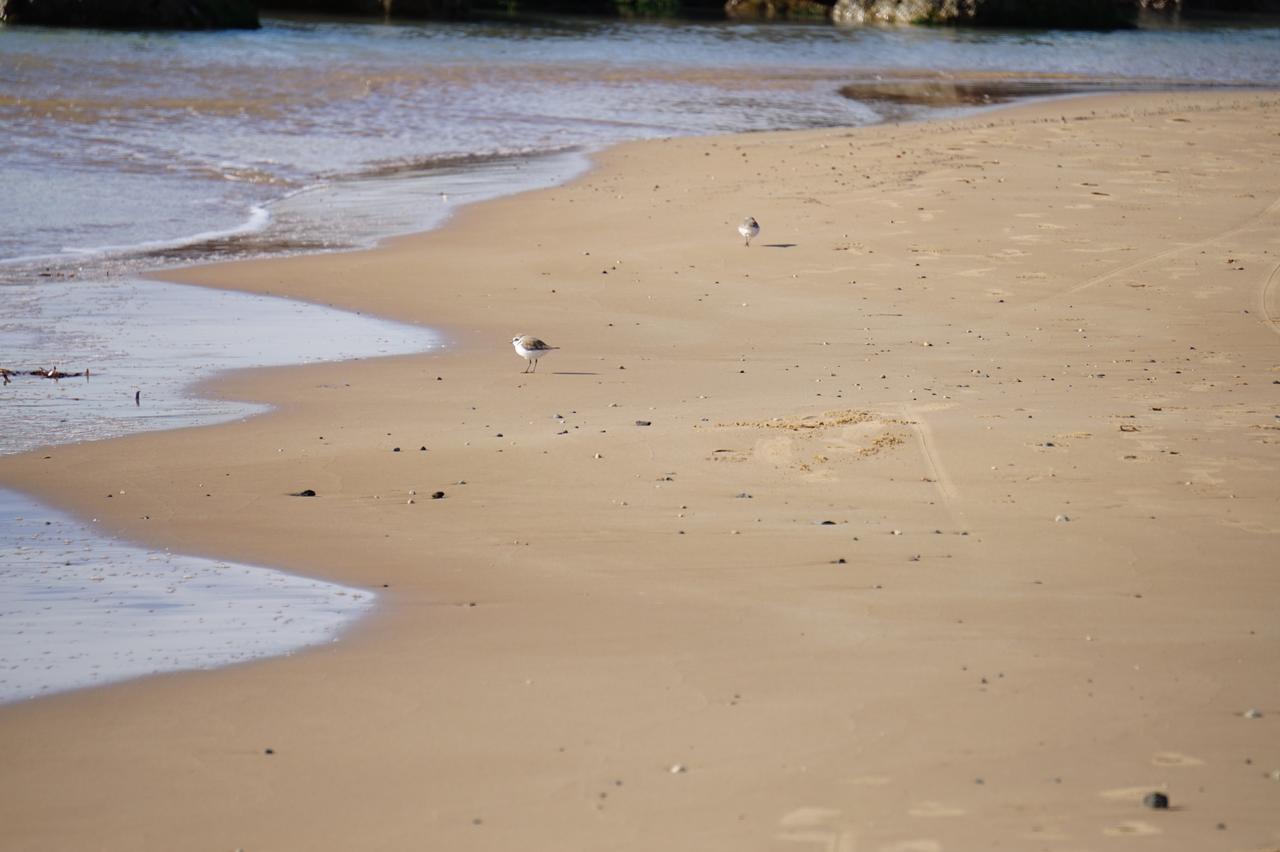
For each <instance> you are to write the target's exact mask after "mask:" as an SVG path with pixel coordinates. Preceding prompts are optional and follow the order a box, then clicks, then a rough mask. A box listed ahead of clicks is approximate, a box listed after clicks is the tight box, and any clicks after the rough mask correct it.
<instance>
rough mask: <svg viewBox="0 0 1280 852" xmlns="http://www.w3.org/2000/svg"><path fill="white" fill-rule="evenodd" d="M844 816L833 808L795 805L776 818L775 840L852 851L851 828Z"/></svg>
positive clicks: (838, 851)
mask: <svg viewBox="0 0 1280 852" xmlns="http://www.w3.org/2000/svg"><path fill="white" fill-rule="evenodd" d="M843 819H844V814H843V813H841V812H840V811H837V810H834V809H832V808H820V807H804V808H796V809H795V810H793V811H790V812H789V813H787V814H786V815H785V816H783V818H782V819H780V820H779V821H778V829H779V831H778V834H777V839H778V840H781V841H783V842H784V843H803V844H805V845H806V846H807V847H809V848H812V847H813V846H814V845H815V844H816V845H817V846H818V848H820V849H823V850H825V852H854V846H855V842H854V836H853V830H852V829H851V828H849V826H847V825H845V824H844V822H843Z"/></svg>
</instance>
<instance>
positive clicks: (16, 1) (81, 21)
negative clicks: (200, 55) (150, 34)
mask: <svg viewBox="0 0 1280 852" xmlns="http://www.w3.org/2000/svg"><path fill="white" fill-rule="evenodd" d="M0 21H3V22H4V23H6V24H39V25H42V26H50V27H101V28H105V29H148V30H152V29H155V30H221V29H241V30H246V29H247V30H253V29H257V28H258V6H257V3H256V2H255V0H0Z"/></svg>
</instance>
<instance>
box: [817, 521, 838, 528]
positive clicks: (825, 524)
mask: <svg viewBox="0 0 1280 852" xmlns="http://www.w3.org/2000/svg"><path fill="white" fill-rule="evenodd" d="M835 525H836V522H835V521H819V522H818V526H821V527H834V526H835Z"/></svg>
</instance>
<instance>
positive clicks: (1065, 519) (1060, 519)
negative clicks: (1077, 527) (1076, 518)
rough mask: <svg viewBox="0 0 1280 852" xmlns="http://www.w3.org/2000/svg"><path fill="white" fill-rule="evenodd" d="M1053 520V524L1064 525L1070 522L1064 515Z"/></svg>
mask: <svg viewBox="0 0 1280 852" xmlns="http://www.w3.org/2000/svg"><path fill="white" fill-rule="evenodd" d="M1053 520H1054V523H1059V524H1065V523H1067V522H1068V521H1070V520H1071V519H1070V518H1068V517H1067V516H1066V515H1058V516H1057V517H1055V518H1054V519H1053Z"/></svg>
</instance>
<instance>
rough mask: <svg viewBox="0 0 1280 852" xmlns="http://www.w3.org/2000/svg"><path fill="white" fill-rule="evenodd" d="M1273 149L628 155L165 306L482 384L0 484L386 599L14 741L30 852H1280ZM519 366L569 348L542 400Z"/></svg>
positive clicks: (1272, 120) (273, 389)
mask: <svg viewBox="0 0 1280 852" xmlns="http://www.w3.org/2000/svg"><path fill="white" fill-rule="evenodd" d="M1278 107H1280V96H1277V95H1275V94H1272V93H1222V92H1216V93H1206V94H1185V93H1180V94H1144V95H1132V96H1113V97H1100V98H1088V99H1078V100H1067V101H1055V102H1045V103H1040V104H1035V105H1029V106H1023V107H1017V108H1013V109H1009V110H1003V111H996V112H990V113H986V114H983V115H980V116H977V117H973V118H969V119H965V120H955V121H946V122H938V123H931V124H909V125H894V126H886V127H877V128H869V129H862V130H823V131H806V132H800V133H763V134H751V135H747V136H738V137H723V138H708V139H682V140H669V141H655V142H646V143H637V144H631V145H623V146H620V147H618V148H615V149H612V150H611V151H608V152H606V153H604V154H603V155H601V156H600V157H599V158H598V163H597V166H596V168H595V170H594V171H592V172H591V173H590V174H588V175H587V176H585V177H583V178H582V179H580V180H577V181H575V182H574V183H572V184H570V185H568V186H565V187H559V188H555V189H551V190H545V191H540V192H535V193H529V194H525V195H522V196H518V197H515V198H510V199H504V200H500V201H496V202H491V203H487V204H483V205H478V206H475V207H471V208H467V209H464V210H463V211H461V212H460V213H459V214H458V215H457V216H456V218H455V220H454V221H453V222H451V223H450V224H449V225H448V226H447V227H446V228H445V229H443V230H441V231H438V232H434V233H430V234H425V235H418V236H414V237H408V238H402V239H398V240H394V241H391V242H389V243H388V244H386V245H385V246H383V247H381V248H379V249H377V250H374V251H369V252H360V253H353V254H343V255H325V256H312V257H300V258H290V259H284V260H274V261H269V262H254V263H244V264H227V265H222V266H215V267H206V268H202V269H195V270H189V271H184V272H182V273H180V274H178V275H176V276H175V277H176V278H178V279H180V280H183V281H187V282H190V283H194V284H200V285H206V286H219V287H230V288H240V289H246V290H252V291H256V292H271V293H276V294H279V295H287V296H292V297H296V298H304V299H308V300H311V301H316V302H320V303H324V304H332V305H336V306H339V307H345V308H349V309H355V310H360V311H364V312H370V313H375V314H380V315H385V316H389V317H394V318H397V319H405V320H409V321H417V322H422V323H428V324H432V325H435V326H438V327H441V328H443V329H444V330H445V332H446V333H447V334H448V336H449V339H450V342H451V346H450V348H449V349H448V351H446V352H444V353H442V354H438V355H432V356H423V357H400V358H389V359H377V360H369V361H360V362H352V363H348V364H342V365H338V366H333V365H328V366H308V367H299V368H293V369H280V370H263V371H255V372H252V373H245V374H234V375H231V376H228V377H226V378H224V379H222V380H220V381H218V382H216V383H214V384H213V385H212V390H213V391H214V392H216V393H218V394H226V395H229V396H234V397H236V398H243V399H249V400H254V401H258V400H261V401H270V402H272V403H273V404H276V405H277V406H278V408H277V410H276V411H275V412H273V413H272V414H270V415H267V416H263V417H259V418H255V419H253V420H250V421H248V422H245V423H237V424H227V425H222V426H218V427H211V428H207V429H194V430H185V431H182V432H170V433H162V434H153V435H146V436H137V437H132V438H126V439H121V440H117V441H112V442H106V443H102V444H96V445H80V446H73V447H59V448H55V449H53V450H49V451H44V452H37V453H33V454H28V455H26V456H20V457H12V458H6V459H2V460H0V479H2V480H3V481H4V483H5V484H6V485H10V486H16V487H20V488H23V489H26V490H29V491H32V492H34V493H36V494H38V495H39V496H41V497H42V498H45V499H48V500H50V501H51V502H53V503H55V504H57V505H59V506H63V507H67V508H70V509H73V510H75V511H77V512H79V513H81V514H84V515H88V516H92V517H97V518H99V519H100V520H101V522H102V523H103V524H104V525H105V526H106V527H107V528H109V529H112V530H116V531H119V532H121V533H123V534H125V535H128V536H130V537H132V538H135V539H137V540H139V541H143V542H146V543H148V544H150V545H152V546H167V547H173V548H181V549H183V550H185V551H187V552H196V553H215V554H217V555H218V556H220V557H222V558H227V559H236V560H240V561H248V562H256V563H260V564H268V565H278V566H281V567H285V568H289V569H291V570H295V571H300V572H304V573H309V574H312V575H315V576H320V577H324V578H326V579H334V580H337V581H340V582H344V583H354V584H358V585H364V586H368V587H371V588H374V589H376V590H378V591H379V595H380V600H382V601H383V603H382V606H381V609H380V611H379V613H378V614H377V615H376V616H375V617H373V618H371V619H369V620H367V621H366V622H365V623H363V624H362V625H361V626H359V627H358V628H357V629H356V630H354V631H353V632H352V633H351V634H350V635H349V636H348V637H347V638H346V639H345V640H344V641H342V642H340V643H337V644H336V645H333V646H331V647H327V648H324V649H321V650H317V651H314V652H308V653H304V654H300V655H298V656H296V657H293V658H289V659H283V660H276V661H269V662H264V663H258V664H253V665H247V666H241V667H236V668H232V669H227V670H222V671H218V672H211V673H199V674H188V675H176V676H171V677H161V678H154V679H149V680H145V681H141V682H137V683H133V684H123V685H120V686H117V687H109V688H105V689H100V690H94V691H90V692H84V693H77V694H72V695H65V696H58V697H53V698H50V699H47V700H42V701H39V702H33V703H30V704H25V705H17V706H12V707H5V708H0V752H2V753H3V755H4V765H5V767H6V769H5V770H4V772H3V773H0V792H2V793H3V796H2V797H0V801H3V802H4V804H3V805H0V818H2V819H3V822H4V824H5V825H6V832H5V834H6V838H5V839H3V840H0V846H3V847H5V848H13V849H66V848H88V847H90V846H93V847H99V848H107V849H124V848H128V849H148V848H153V849H171V848H210V849H234V848H244V849H255V848H271V849H294V848H297V849H302V848H332V847H336V846H344V847H348V848H363V849H417V848H440V849H505V848H525V849H548V850H551V849H554V850H563V849H636V850H640V849H644V850H651V849H664V850H681V849H688V850H712V849H726V850H727V849H733V850H743V849H769V850H774V849H802V848H815V847H816V848H826V849H838V850H955V849H974V850H977V849H990V848H995V847H997V846H1004V847H1008V848H1055V849H1057V848H1071V849H1128V848H1133V844H1134V843H1135V842H1142V843H1149V842H1153V841H1155V842H1158V843H1159V844H1160V848H1162V849H1188V850H1192V849H1195V850H1202V849H1216V848H1222V849H1267V848H1274V847H1275V846H1276V844H1278V843H1280V824H1277V822H1276V820H1275V817H1274V813H1275V808H1274V807H1273V805H1274V800H1275V796H1276V794H1277V793H1276V791H1277V789H1280V788H1278V787H1277V786H1276V785H1277V782H1276V781H1274V780H1272V778H1271V775H1270V773H1271V772H1272V771H1273V770H1277V769H1280V750H1278V748H1277V743H1280V738H1277V737H1275V736H1273V735H1272V734H1273V728H1274V725H1275V724H1276V722H1277V720H1280V693H1278V692H1277V686H1276V684H1277V683H1280V678H1278V677H1277V676H1278V675H1280V656H1277V655H1276V654H1275V649H1276V647H1277V644H1276V643H1277V639H1280V624H1278V623H1277V621H1276V619H1275V617H1274V610H1275V602H1276V600H1277V594H1278V593H1280V578H1278V577H1277V575H1276V573H1275V571H1274V569H1273V566H1274V561H1275V559H1274V554H1275V548H1276V543H1277V538H1276V537H1277V535H1280V524H1277V522H1276V518H1277V517H1280V513H1277V502H1278V498H1280V493H1278V492H1277V487H1276V485H1275V483H1276V482H1277V478H1276V466H1277V463H1278V459H1277V457H1276V443H1275V437H1274V431H1273V429H1274V426H1275V424H1276V423H1277V422H1280V421H1278V420H1277V417H1280V406H1278V403H1277V398H1276V387H1277V385H1276V384H1275V383H1276V382H1278V381H1280V360H1277V352H1278V350H1277V340H1276V336H1275V332H1276V323H1275V320H1274V317H1275V315H1276V311H1277V309H1276V307H1275V299H1276V298H1277V297H1276V296H1275V294H1274V290H1275V289H1276V285H1275V284H1274V281H1275V279H1276V275H1277V273H1276V269H1277V260H1278V259H1280V228H1278V227H1277V225H1278V224H1280V223H1278V222H1277V216H1278V213H1277V210H1278V207H1277V199H1280V172H1277V171H1276V170H1275V168H1274V163H1275V161H1276V159H1277V153H1280V109H1278ZM745 215H752V216H754V217H755V218H757V219H758V220H759V222H760V224H761V227H762V232H761V234H760V236H759V237H757V238H756V239H754V240H752V244H751V246H750V247H749V248H748V247H744V246H743V245H742V242H741V238H740V237H739V236H738V235H737V233H736V230H735V229H736V225H737V223H738V222H740V221H741V220H742V217H743V216H745ZM516 333H532V334H536V335H538V336H539V337H542V338H544V339H546V340H550V341H554V342H555V344H556V345H558V346H560V347H561V350H560V351H559V352H557V353H556V357H555V359H554V360H552V359H548V360H547V362H546V363H545V364H543V366H542V368H540V369H539V371H538V372H537V373H536V374H529V375H524V374H521V372H520V371H521V370H522V369H523V368H524V367H525V363H524V361H523V360H521V359H520V358H518V357H517V356H516V355H515V354H514V353H513V352H512V351H511V344H510V340H511V336H512V335H513V334H516ZM877 442H881V444H880V445H879V446H878V447H877ZM397 447H398V448H400V451H399V452H396V448H397ZM420 447H426V448H427V449H426V450H420V449H419V448H420ZM872 447H877V449H878V451H875V452H863V450H867V449H869V448H872ZM724 450H730V451H731V455H732V456H733V457H734V458H733V463H723V462H722V461H721V460H719V459H717V456H723V455H726V454H725V453H723V452H721V451H724ZM308 487H309V488H314V489H315V490H316V491H317V495H318V496H317V497H316V498H314V499H309V500H305V501H301V500H297V499H295V498H290V497H289V496H288V494H289V493H290V492H296V491H298V490H299V489H301V488H308ZM121 490H124V491H126V492H127V499H113V500H111V501H110V502H109V505H104V504H107V502H108V501H105V500H103V499H102V498H101V495H102V494H105V493H108V492H111V491H116V492H119V491H121ZM436 490H441V491H443V492H444V493H445V496H444V497H443V498H442V499H438V500H426V499H418V500H416V501H415V502H412V503H410V502H409V496H410V491H414V492H416V494H418V495H422V494H430V493H432V492H434V491H436ZM144 518H145V520H144ZM1249 708H1258V709H1259V710H1260V711H1261V715H1260V717H1258V718H1247V717H1245V716H1244V715H1243V712H1244V711H1245V710H1246V709H1249ZM266 748H271V749H272V753H271V754H270V755H267V754H266V753H265V749H266ZM673 768H678V770H677V771H672V769H673ZM1152 790H1162V791H1165V792H1167V793H1168V795H1169V796H1170V799H1171V801H1172V802H1173V803H1174V805H1175V807H1174V808H1172V809H1170V810H1169V811H1167V812H1153V811H1151V810H1149V809H1146V808H1144V807H1143V806H1142V804H1141V795H1138V794H1136V793H1135V794H1133V795H1130V793H1128V792H1125V793H1123V794H1121V793H1117V792H1116V791H1148V792H1149V791H1152ZM1220 825H1221V826H1223V827H1219V826H1220ZM1148 837H1149V838H1150V839H1147V838H1148Z"/></svg>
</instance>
